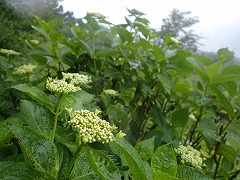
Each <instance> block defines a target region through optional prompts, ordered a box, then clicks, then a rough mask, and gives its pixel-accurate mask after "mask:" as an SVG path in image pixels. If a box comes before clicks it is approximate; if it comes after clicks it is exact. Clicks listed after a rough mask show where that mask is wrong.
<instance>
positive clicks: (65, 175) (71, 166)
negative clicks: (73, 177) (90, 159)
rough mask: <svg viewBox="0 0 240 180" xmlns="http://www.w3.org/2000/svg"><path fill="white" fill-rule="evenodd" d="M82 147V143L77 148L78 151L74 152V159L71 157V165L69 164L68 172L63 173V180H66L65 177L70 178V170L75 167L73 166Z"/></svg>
mask: <svg viewBox="0 0 240 180" xmlns="http://www.w3.org/2000/svg"><path fill="white" fill-rule="evenodd" d="M82 147H83V146H82V145H80V146H79V147H78V148H77V151H76V152H75V153H74V155H73V157H72V159H71V161H70V163H69V165H68V167H67V169H66V172H65V174H64V175H63V180H65V179H67V178H68V176H69V174H70V172H71V171H72V168H73V166H74V164H75V162H76V160H77V158H78V156H79V155H80V152H81V150H82Z"/></svg>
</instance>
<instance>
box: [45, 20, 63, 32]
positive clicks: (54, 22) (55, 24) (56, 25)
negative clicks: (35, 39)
mask: <svg viewBox="0 0 240 180" xmlns="http://www.w3.org/2000/svg"><path fill="white" fill-rule="evenodd" d="M64 20H65V18H64V17H58V18H54V19H52V20H51V21H49V22H48V23H47V25H48V27H49V28H50V30H51V32H53V31H54V30H56V29H57V28H59V26H61V25H62V24H63V21H64Z"/></svg>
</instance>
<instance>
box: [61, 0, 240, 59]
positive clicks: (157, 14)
mask: <svg viewBox="0 0 240 180" xmlns="http://www.w3.org/2000/svg"><path fill="white" fill-rule="evenodd" d="M60 4H61V5H62V6H63V9H64V11H72V12H73V13H74V16H75V17H77V18H81V17H84V16H85V15H86V13H87V12H99V13H101V14H103V15H105V16H107V17H108V18H107V20H109V21H110V22H112V23H114V24H121V23H125V18H124V17H125V16H127V15H128V14H129V13H128V11H127V8H128V9H137V10H140V11H142V12H144V13H145V14H146V16H145V17H146V19H148V20H149V21H150V23H151V24H150V26H151V27H152V28H155V29H159V28H160V27H161V25H162V19H163V18H166V17H168V15H169V13H170V11H172V10H173V9H174V8H175V9H178V10H179V11H181V12H185V11H191V16H197V17H198V19H199V21H200V22H199V23H197V24H196V25H194V26H192V27H191V29H193V30H194V31H195V33H196V34H198V35H200V36H203V37H204V38H203V39H201V40H200V41H199V42H200V43H201V44H203V45H204V46H200V47H199V50H202V51H206V52H217V50H218V49H220V48H226V47H228V48H229V50H231V51H233V52H234V53H235V56H236V57H240V38H239V32H240V13H239V9H240V4H239V1H238V0H221V1H219V0H211V1H209V0H202V1H197V0H191V1H190V0H148V1H137V0H131V1H128V0H121V1H118V0H117V1H112V0H101V1H99V0H81V1H79V0H64V1H63V2H61V3H60Z"/></svg>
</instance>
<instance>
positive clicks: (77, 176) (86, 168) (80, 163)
mask: <svg viewBox="0 0 240 180" xmlns="http://www.w3.org/2000/svg"><path fill="white" fill-rule="evenodd" d="M69 179H71V180H93V179H94V180H102V178H100V177H99V176H98V175H97V174H96V173H95V172H94V171H93V169H92V167H91V165H90V163H89V160H88V157H87V154H86V152H82V153H81V154H80V156H79V157H78V158H77V161H76V163H75V164H74V167H73V169H72V171H71V174H70V176H69Z"/></svg>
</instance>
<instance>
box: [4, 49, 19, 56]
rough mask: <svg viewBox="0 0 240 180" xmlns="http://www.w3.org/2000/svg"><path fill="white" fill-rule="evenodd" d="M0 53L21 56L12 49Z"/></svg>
mask: <svg viewBox="0 0 240 180" xmlns="http://www.w3.org/2000/svg"><path fill="white" fill-rule="evenodd" d="M0 53H2V54H5V55H20V53H19V52H16V51H14V50H11V49H0Z"/></svg>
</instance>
